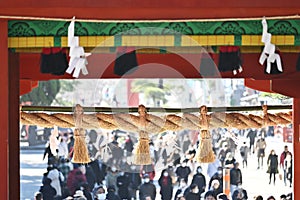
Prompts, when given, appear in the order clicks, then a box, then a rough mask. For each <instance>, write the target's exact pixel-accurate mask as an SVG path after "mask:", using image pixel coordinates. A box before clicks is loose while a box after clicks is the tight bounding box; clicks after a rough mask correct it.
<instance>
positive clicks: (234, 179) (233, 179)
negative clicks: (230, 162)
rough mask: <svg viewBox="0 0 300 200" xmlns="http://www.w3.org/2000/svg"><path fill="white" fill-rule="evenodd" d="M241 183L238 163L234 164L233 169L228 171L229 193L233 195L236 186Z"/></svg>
mask: <svg viewBox="0 0 300 200" xmlns="http://www.w3.org/2000/svg"><path fill="white" fill-rule="evenodd" d="M242 183H243V179H242V172H241V170H240V169H239V163H238V162H236V163H234V167H233V168H232V169H230V191H231V192H232V193H233V192H234V191H235V190H236V189H237V188H238V185H240V184H242Z"/></svg>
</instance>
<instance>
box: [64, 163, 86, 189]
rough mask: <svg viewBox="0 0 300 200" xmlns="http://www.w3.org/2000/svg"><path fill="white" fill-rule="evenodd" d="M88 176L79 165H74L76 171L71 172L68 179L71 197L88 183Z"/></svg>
mask: <svg viewBox="0 0 300 200" xmlns="http://www.w3.org/2000/svg"><path fill="white" fill-rule="evenodd" d="M86 182H87V180H86V176H85V174H83V173H82V171H81V170H80V169H79V166H78V165H74V169H73V170H72V171H70V173H69V175H68V179H67V187H68V189H69V191H70V194H71V195H74V194H75V191H76V190H77V189H79V188H80V186H81V184H82V183H86Z"/></svg>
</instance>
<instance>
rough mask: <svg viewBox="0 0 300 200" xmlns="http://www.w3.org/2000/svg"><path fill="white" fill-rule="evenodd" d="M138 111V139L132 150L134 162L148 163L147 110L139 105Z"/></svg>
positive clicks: (139, 163)
mask: <svg viewBox="0 0 300 200" xmlns="http://www.w3.org/2000/svg"><path fill="white" fill-rule="evenodd" d="M138 112H139V115H140V120H139V129H140V132H139V141H138V144H137V147H136V148H135V152H134V164H136V165H149V164H151V163H152V161H151V156H150V145H149V135H148V133H147V131H146V126H147V119H146V118H147V111H146V108H145V106H143V105H139V108H138Z"/></svg>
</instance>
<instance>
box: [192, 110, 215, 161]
mask: <svg viewBox="0 0 300 200" xmlns="http://www.w3.org/2000/svg"><path fill="white" fill-rule="evenodd" d="M199 123H200V125H201V128H202V129H201V131H200V143H199V147H198V151H197V153H196V160H197V162H200V163H212V162H214V161H215V154H214V152H213V148H212V140H211V135H210V132H209V130H208V129H209V121H208V118H207V107H206V106H201V107H200V122H199Z"/></svg>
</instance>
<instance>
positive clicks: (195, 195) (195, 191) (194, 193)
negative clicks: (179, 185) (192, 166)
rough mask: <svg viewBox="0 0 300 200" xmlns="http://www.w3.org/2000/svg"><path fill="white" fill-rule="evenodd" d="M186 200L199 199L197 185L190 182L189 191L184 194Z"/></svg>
mask: <svg viewBox="0 0 300 200" xmlns="http://www.w3.org/2000/svg"><path fill="white" fill-rule="evenodd" d="M185 198H186V199H188V200H199V199H200V193H199V189H198V186H197V185H196V184H192V185H191V186H190V191H189V192H188V193H187V194H186V196H185Z"/></svg>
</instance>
